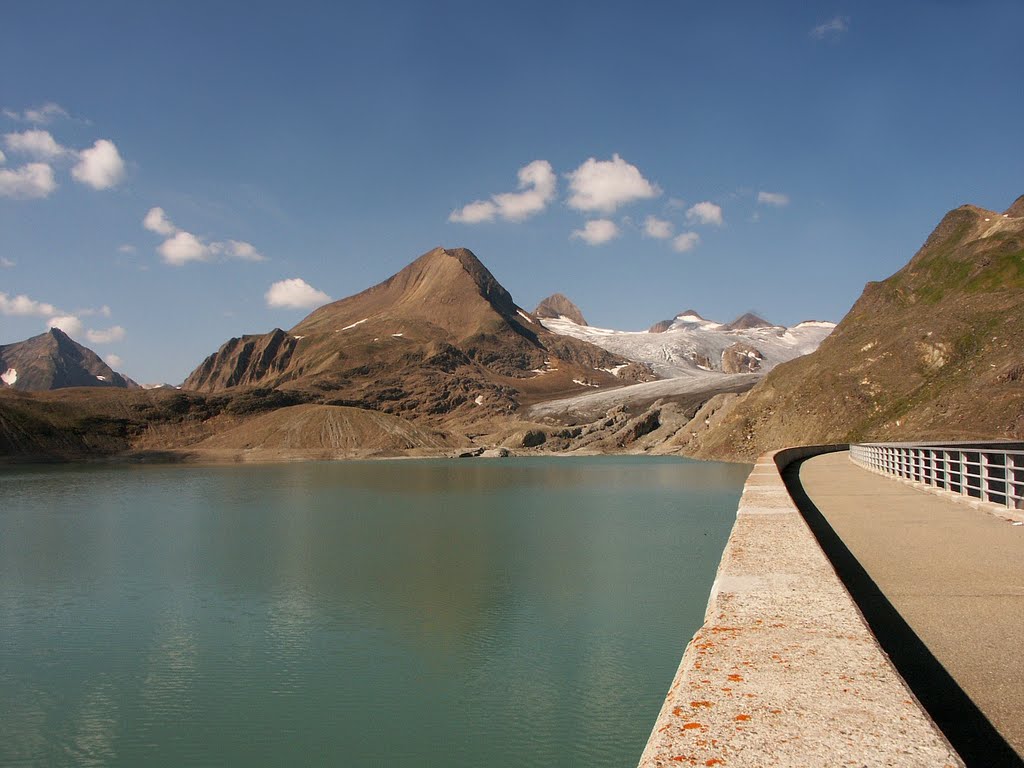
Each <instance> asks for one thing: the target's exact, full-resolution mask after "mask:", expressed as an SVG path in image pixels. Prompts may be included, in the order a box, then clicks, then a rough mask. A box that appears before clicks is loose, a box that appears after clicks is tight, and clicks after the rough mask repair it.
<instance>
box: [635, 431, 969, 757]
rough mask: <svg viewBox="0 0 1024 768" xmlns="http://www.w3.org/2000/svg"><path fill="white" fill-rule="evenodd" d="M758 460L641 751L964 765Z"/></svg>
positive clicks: (782, 455)
mask: <svg viewBox="0 0 1024 768" xmlns="http://www.w3.org/2000/svg"><path fill="white" fill-rule="evenodd" d="M837 448H845V446H814V447H802V448H794V449H787V450H784V451H779V452H776V453H771V454H766V455H764V456H762V457H761V458H760V459H758V461H757V464H756V465H755V466H754V469H753V471H752V472H751V473H750V476H749V477H748V478H747V482H746V485H745V486H744V489H743V495H742V497H741V498H740V504H739V509H738V510H737V514H736V523H735V525H734V526H733V529H732V533H731V534H730V536H729V541H728V543H727V544H726V546H725V551H724V553H723V554H722V562H721V563H720V564H719V566H718V574H717V577H716V579H715V583H714V586H713V587H712V590H711V597H710V599H709V602H708V608H707V612H706V614H705V620H704V625H703V626H702V627H701V628H700V629H699V630H698V631H697V633H696V634H695V635H694V636H693V639H692V640H691V641H690V643H689V645H687V647H686V652H685V653H684V655H683V660H682V662H681V663H680V665H679V670H678V672H677V673H676V677H675V679H674V680H673V682H672V687H671V688H670V689H669V692H668V696H667V697H666V698H665V704H664V706H663V707H662V709H661V713H660V714H659V715H658V719H657V721H656V723H655V725H654V729H653V731H652V732H651V737H650V740H649V741H648V743H647V747H646V749H645V750H644V753H643V756H642V757H641V759H640V768H654V766H679V765H689V766H729V767H730V768H754V767H755V766H756V767H758V768H759V767H760V766H794V767H795V766H801V767H802V766H832V765H835V766H839V765H856V766H896V765H898V766H901V767H911V766H922V767H923V766H928V767H929V768H934V767H935V766H950V767H952V766H962V765H963V764H962V762H961V761H960V759H959V757H958V756H957V755H956V753H955V752H954V751H953V749H952V748H951V747H950V746H949V744H948V743H947V742H946V740H945V738H944V737H943V736H942V734H941V733H940V732H939V731H938V729H936V728H935V726H934V724H933V723H932V721H931V720H930V719H929V717H928V716H927V714H925V712H924V711H923V710H922V709H921V706H920V704H919V703H918V702H917V699H915V698H914V696H913V694H911V693H910V691H909V690H908V689H907V687H906V685H905V684H904V682H903V679H902V678H901V677H900V676H899V674H897V672H896V670H895V669H894V668H893V667H892V664H891V663H890V662H889V659H888V657H887V656H886V655H885V653H884V652H883V651H882V650H881V648H879V646H878V643H877V641H876V640H875V637H874V635H872V634H871V631H870V630H869V629H868V627H867V625H866V624H865V623H864V620H863V618H862V617H861V615H860V611H859V610H858V609H857V607H856V605H855V604H854V602H853V599H852V598H851V597H850V595H849V593H847V591H846V589H845V587H844V586H843V585H842V583H841V582H840V581H839V578H838V577H837V576H836V574H835V571H834V570H833V568H832V565H831V564H830V563H829V561H828V559H827V558H826V556H825V554H824V553H823V552H822V551H821V548H820V547H819V546H818V543H817V541H816V540H815V538H814V535H813V534H812V533H811V531H810V529H809V528H808V527H807V525H806V523H805V522H804V520H803V517H802V516H801V515H800V513H799V511H798V510H797V508H796V505H795V504H794V503H793V500H792V499H791V498H790V496H789V493H788V491H787V490H786V487H785V485H784V483H783V480H782V476H781V472H782V470H783V469H784V468H785V467H786V466H787V465H788V464H790V463H792V462H794V461H797V460H799V459H801V458H806V457H807V456H813V455H817V454H819V453H825V452H828V451H831V450H836V449H837Z"/></svg>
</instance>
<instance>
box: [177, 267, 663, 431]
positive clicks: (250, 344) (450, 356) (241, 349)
mask: <svg viewBox="0 0 1024 768" xmlns="http://www.w3.org/2000/svg"><path fill="white" fill-rule="evenodd" d="M616 374H617V375H616ZM641 378H653V376H652V375H651V374H650V371H649V370H647V369H646V368H645V367H643V366H639V365H635V364H632V362H631V361H629V360H626V359H624V358H623V357H622V356H621V355H616V354H614V353H610V352H608V351H606V350H604V349H601V348H599V347H596V346H594V345H592V344H588V343H586V342H583V341H579V340H577V339H574V338H569V337H566V336H560V335H558V334H555V333H552V332H550V331H549V330H547V329H546V328H545V327H544V326H543V325H542V324H541V322H540V320H539V319H538V318H537V317H535V316H533V315H530V314H529V313H527V312H525V311H524V310H523V309H521V308H520V307H518V306H517V305H516V303H515V302H514V301H513V299H512V297H511V296H510V295H509V293H508V291H506V290H505V289H504V288H503V287H502V286H501V284H500V283H499V282H498V281H497V280H496V279H495V278H494V276H493V275H492V274H491V273H490V271H488V270H487V268H486V267H485V266H484V265H483V264H482V263H481V262H480V260H479V259H477V257H476V256H475V255H474V254H473V253H472V252H471V251H469V250H466V249H464V248H455V249H450V250H445V249H443V248H435V249H433V250H431V251H428V252H427V253H425V254H423V255H422V256H420V257H419V258H418V259H416V260H415V261H413V262H412V263H411V264H409V266H407V267H406V268H405V269H403V270H401V271H400V272H398V273H397V274H395V275H393V276H392V277H390V278H388V279H387V280H385V281H384V282H382V283H380V284H378V285H375V286H373V287H371V288H368V289H367V290H365V291H363V292H362V293H359V294H356V295H355V296H350V297H349V298H346V299H342V300H340V301H335V302H332V303H330V304H326V305H324V306H322V307H320V308H318V309H316V310H314V311H313V312H312V313H311V314H310V315H309V316H308V317H306V318H305V319H304V320H302V321H301V322H300V323H299V324H298V325H296V326H295V327H294V328H292V329H290V330H289V331H287V332H286V331H283V330H281V329H274V330H273V331H271V332H270V333H267V334H259V335H251V336H243V337H241V338H238V339H231V340H229V341H228V342H226V343H225V344H224V345H222V346H221V348H220V349H219V350H218V351H217V352H216V353H214V354H213V355H210V356H209V357H208V358H207V359H206V360H204V361H203V363H202V364H200V366H199V367H198V368H196V370H195V371H193V373H192V374H191V375H190V376H189V377H188V379H186V381H185V383H184V385H183V387H184V388H185V389H187V390H193V391H198V392H219V391H226V390H230V389H232V388H238V387H255V386H259V387H275V388H281V389H285V390H301V391H303V392H306V393H311V394H313V395H315V396H316V397H317V398H318V399H320V400H321V401H322V402H324V403H326V404H331V405H346V406H359V407H364V408H372V409H375V410H380V411H385V412H388V413H396V414H401V415H405V416H412V417H417V416H426V417H442V416H443V417H446V418H447V417H450V416H451V415H452V414H455V415H459V416H462V417H465V418H467V419H474V418H479V417H480V416H483V415H495V414H508V413H509V412H512V411H515V410H516V409H517V408H518V407H519V405H520V403H521V402H532V401H536V400H539V399H546V398H549V397H553V396H558V395H561V394H570V393H574V392H579V391H581V390H583V391H586V388H588V387H609V386H621V384H622V383H623V381H631V380H637V379H641Z"/></svg>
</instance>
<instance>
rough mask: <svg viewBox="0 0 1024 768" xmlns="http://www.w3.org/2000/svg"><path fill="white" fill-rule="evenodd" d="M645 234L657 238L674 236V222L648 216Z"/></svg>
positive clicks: (645, 222)
mask: <svg viewBox="0 0 1024 768" xmlns="http://www.w3.org/2000/svg"><path fill="white" fill-rule="evenodd" d="M644 234H645V235H646V236H647V237H653V238H655V239H657V240H667V239H668V238H670V237H672V222H671V221H666V220H665V219H659V218H657V217H656V216H648V217H647V218H646V219H644Z"/></svg>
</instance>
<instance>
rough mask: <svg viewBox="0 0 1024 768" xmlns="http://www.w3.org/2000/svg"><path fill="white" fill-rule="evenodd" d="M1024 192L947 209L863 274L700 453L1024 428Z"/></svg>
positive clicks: (1016, 435)
mask: <svg viewBox="0 0 1024 768" xmlns="http://www.w3.org/2000/svg"><path fill="white" fill-rule="evenodd" d="M1022 334H1024V197H1022V198H1020V199H1018V200H1017V201H1016V202H1015V203H1014V205H1013V206H1011V207H1010V208H1009V209H1008V210H1007V211H1006V212H1005V213H1002V214H1000V213H995V212H993V211H988V210H984V209H982V208H978V207H975V206H972V205H965V206H962V207H960V208H957V209H956V210H953V211H950V212H949V213H948V214H946V216H945V217H944V218H943V219H942V221H941V222H940V223H939V225H938V227H936V229H935V231H934V232H932V234H931V235H930V236H929V237H928V239H927V241H926V242H925V244H924V245H923V246H922V248H921V249H920V250H919V251H918V252H917V254H916V255H915V256H914V257H913V259H911V261H910V262H909V263H908V264H907V265H906V266H905V267H904V268H903V269H901V270H900V271H899V272H897V273H896V274H894V275H892V276H891V277H890V278H888V279H887V280H884V281H882V282H878V283H868V285H867V286H866V287H865V289H864V293H863V294H862V295H861V297H860V299H859V300H858V301H857V303H856V304H854V306H853V308H852V309H851V310H850V312H849V314H847V316H846V317H845V318H843V320H842V322H841V323H839V325H838V326H837V327H836V329H835V330H834V331H833V332H832V334H831V335H830V336H829V337H828V338H827V339H825V341H824V342H822V344H821V346H820V347H819V348H818V350H817V351H816V352H814V353H813V354H810V355H807V356H806V357H802V358H799V359H797V360H793V361H791V362H789V363H785V364H783V365H780V366H778V367H777V368H776V369H775V370H774V371H772V372H771V373H770V374H769V375H768V376H767V377H766V378H765V379H764V380H763V381H762V382H760V383H759V384H758V385H757V386H756V387H754V389H752V390H751V391H750V393H749V394H748V395H747V396H746V397H745V398H744V399H743V400H742V401H740V402H739V403H738V404H737V405H736V406H735V407H734V408H733V410H732V411H731V412H730V413H728V414H727V415H725V416H724V417H723V418H722V419H721V421H720V423H719V424H718V425H717V426H716V427H715V428H713V429H711V430H710V431H709V432H708V433H707V434H706V435H705V436H704V437H703V439H702V442H701V444H700V445H699V446H698V447H696V448H692V447H691V452H692V453H694V454H695V455H698V456H702V457H707V458H714V457H724V458H733V459H750V458H752V457H755V456H757V455H759V454H761V453H763V452H764V451H767V450H771V449H775V448H781V447H783V446H787V445H799V444H808V443H831V442H848V441H860V440H944V439H992V438H1011V439H1020V438H1022V437H1024V346H1022V344H1021V341H1020V340H1021V338H1022Z"/></svg>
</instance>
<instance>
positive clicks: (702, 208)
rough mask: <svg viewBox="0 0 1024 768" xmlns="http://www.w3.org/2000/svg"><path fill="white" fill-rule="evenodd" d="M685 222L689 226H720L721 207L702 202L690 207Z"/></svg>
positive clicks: (721, 221)
mask: <svg viewBox="0 0 1024 768" xmlns="http://www.w3.org/2000/svg"><path fill="white" fill-rule="evenodd" d="M686 220H687V221H688V222H689V223H690V224H714V225H715V226H716V227H720V226H722V224H723V223H724V222H723V219H722V207H721V206H720V205H715V204H714V203H711V202H708V201H706V200H705V201H704V202H702V203H697V204H696V205H693V206H691V207H690V209H689V210H688V211H687V212H686Z"/></svg>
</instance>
